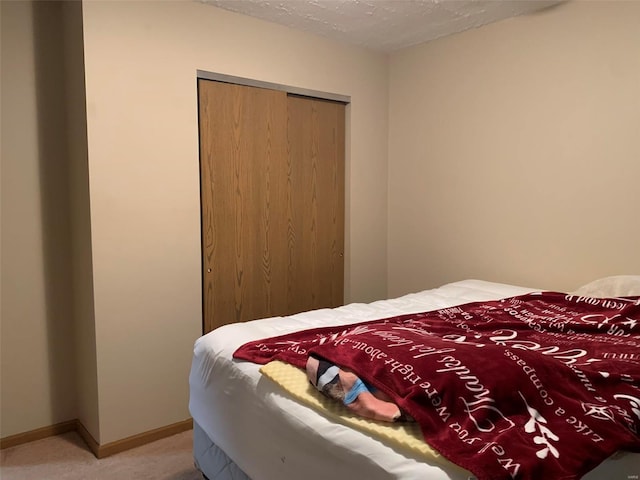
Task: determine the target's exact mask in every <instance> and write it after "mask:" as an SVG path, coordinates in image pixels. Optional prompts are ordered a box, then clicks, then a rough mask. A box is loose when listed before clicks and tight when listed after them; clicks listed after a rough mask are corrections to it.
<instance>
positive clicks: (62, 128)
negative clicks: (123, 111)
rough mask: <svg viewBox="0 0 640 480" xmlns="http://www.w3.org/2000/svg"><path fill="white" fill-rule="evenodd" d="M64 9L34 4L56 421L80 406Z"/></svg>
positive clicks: (51, 4)
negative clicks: (77, 390) (74, 319)
mask: <svg viewBox="0 0 640 480" xmlns="http://www.w3.org/2000/svg"><path fill="white" fill-rule="evenodd" d="M62 6H63V2H33V3H32V8H33V17H32V18H33V22H34V25H33V27H34V28H33V30H34V50H35V51H34V57H35V90H36V92H35V93H36V106H37V117H38V120H37V129H38V135H37V136H38V155H39V175H40V202H41V211H42V217H41V220H42V250H43V259H44V265H43V269H44V281H45V302H46V328H47V339H48V357H49V379H50V392H51V405H50V408H51V418H52V419H53V421H55V422H60V421H65V420H71V419H73V418H74V417H75V404H76V398H75V395H76V374H75V361H74V360H75V342H74V337H75V335H74V328H73V307H72V305H73V304H72V246H71V223H70V217H71V211H70V189H69V181H70V171H69V160H68V157H69V156H68V148H67V132H66V106H65V105H66V102H65V58H64V43H63V40H64V29H63V17H62Z"/></svg>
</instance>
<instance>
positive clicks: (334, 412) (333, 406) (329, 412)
mask: <svg viewBox="0 0 640 480" xmlns="http://www.w3.org/2000/svg"><path fill="white" fill-rule="evenodd" d="M260 372H262V374H263V375H264V376H266V377H267V378H269V379H271V380H272V381H274V382H275V383H277V384H278V385H280V386H281V387H282V388H283V389H285V390H286V391H287V392H288V393H289V394H291V395H292V396H293V397H294V398H295V399H297V400H299V401H301V402H303V403H305V404H306V405H308V406H311V407H313V408H315V409H316V410H319V411H320V412H321V413H323V414H324V415H325V416H327V417H329V418H331V419H332V420H337V421H339V422H341V423H344V424H346V425H348V426H350V427H353V428H356V429H359V430H362V431H364V432H366V433H368V434H370V435H371V436H373V437H377V438H379V439H381V440H383V441H386V442H387V443H390V444H392V445H396V446H399V447H401V448H405V449H408V450H409V451H410V452H412V453H413V454H415V455H416V456H417V457H418V458H421V459H425V460H429V461H434V460H436V461H440V462H443V461H444V462H446V460H445V459H444V458H443V457H442V456H441V455H440V454H439V453H437V452H436V451H435V450H433V449H432V448H431V447H429V445H427V444H426V443H425V441H424V437H423V436H422V432H421V431H420V427H419V426H418V424H417V423H415V422H401V423H381V422H376V421H373V420H368V419H366V418H363V417H360V416H357V415H354V414H353V413H351V412H350V411H349V409H348V408H347V407H345V406H344V405H343V404H341V403H340V402H337V401H335V400H333V399H330V398H327V397H325V396H324V395H322V394H321V393H320V392H318V391H317V390H316V389H315V388H313V386H312V385H311V384H310V383H309V381H308V380H307V375H306V373H305V372H304V371H302V370H300V369H299V368H296V367H294V366H293V365H290V364H288V363H284V362H280V361H278V360H275V361H272V362H269V363H268V364H266V365H264V366H263V367H261V368H260Z"/></svg>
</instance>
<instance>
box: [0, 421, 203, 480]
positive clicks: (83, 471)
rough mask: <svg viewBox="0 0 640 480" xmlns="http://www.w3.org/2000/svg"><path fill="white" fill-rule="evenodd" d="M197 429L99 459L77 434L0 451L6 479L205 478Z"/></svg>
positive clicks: (1, 475)
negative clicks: (197, 462) (196, 451)
mask: <svg viewBox="0 0 640 480" xmlns="http://www.w3.org/2000/svg"><path fill="white" fill-rule="evenodd" d="M192 445H193V430H188V431H186V432H183V433H179V434H177V435H173V436H171V437H167V438H163V439H162V440H158V441H156V442H153V443H149V444H147V445H143V446H141V447H138V448H134V449H131V450H128V451H126V452H122V453H118V454H116V455H112V456H110V457H107V458H103V459H101V460H98V459H97V458H96V457H94V455H93V454H92V453H91V451H90V450H89V449H88V448H87V446H86V445H85V443H84V442H83V441H82V439H81V438H80V437H79V436H78V435H77V434H76V433H66V434H64V435H57V436H55V437H49V438H45V439H43V440H38V441H35V442H31V443H27V444H24V445H18V446H17V447H12V448H6V449H4V450H1V451H0V479H2V480H45V479H46V480H107V479H109V480H111V479H114V480H129V479H132V480H146V479H148V480H160V479H161V480H202V478H203V477H202V475H201V474H200V473H199V472H198V471H197V470H196V469H195V468H194V467H193V454H192Z"/></svg>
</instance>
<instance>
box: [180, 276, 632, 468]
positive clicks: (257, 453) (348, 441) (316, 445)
mask: <svg viewBox="0 0 640 480" xmlns="http://www.w3.org/2000/svg"><path fill="white" fill-rule="evenodd" d="M535 290H536V289H533V288H526V287H519V286H514V285H506V284H500V283H493V282H486V281H481V280H464V281H460V282H455V283H450V284H447V285H444V286H442V287H440V288H436V289H433V290H426V291H423V292H419V293H414V294H409V295H405V296H402V297H399V298H396V299H390V300H383V301H378V302H373V303H370V304H361V303H354V304H350V305H346V306H343V307H339V308H335V309H320V310H314V311H310V312H304V313H300V314H297V315H292V316H289V317H274V318H269V319H262V320H256V321H251V322H245V323H240V324H230V325H226V326H223V327H220V328H218V329H216V330H214V331H212V332H210V333H208V334H207V335H204V336H202V337H200V338H199V339H198V340H197V341H196V342H195V346H194V355H193V362H192V367H191V372H190V377H189V384H190V400H189V410H190V413H191V415H192V417H193V419H194V422H195V423H196V424H197V425H198V428H199V429H200V430H202V432H201V433H202V434H203V436H206V438H207V439H208V441H210V442H211V444H213V445H216V446H217V447H219V448H220V449H221V450H222V451H223V452H224V453H225V454H226V455H227V456H228V458H229V459H230V460H231V461H232V462H233V463H234V464H235V465H237V467H239V469H241V470H242V471H243V472H245V473H246V474H247V475H248V476H249V477H250V478H253V479H255V480H272V479H273V480H283V479H299V478H305V479H307V480H314V479H318V480H321V479H322V480H324V479H326V478H328V477H329V476H333V477H335V478H370V479H415V478H422V479H430V480H442V479H449V480H467V479H470V478H473V477H472V475H471V474H470V473H469V472H468V471H466V470H464V469H462V468H460V467H457V466H456V465H453V464H452V463H450V462H447V461H446V460H444V459H442V458H434V459H433V460H431V461H425V459H424V457H423V456H421V455H417V454H416V453H415V452H413V451H412V450H410V449H404V448H402V446H400V445H397V444H392V443H389V442H385V441H383V440H381V439H378V438H373V437H372V436H370V435H368V434H367V433H365V432H363V431H359V430H357V429H354V428H351V427H350V426H347V425H344V424H341V423H339V422H336V421H334V420H332V419H331V418H330V417H328V416H325V415H322V414H321V413H319V412H318V411H316V410H314V409H312V408H310V407H309V406H306V405H304V404H302V403H300V402H298V401H297V400H295V399H294V398H293V397H291V396H290V395H289V394H287V393H286V392H285V391H284V390H283V389H282V388H281V387H279V386H278V385H277V384H276V383H274V382H273V381H271V380H269V379H268V378H266V377H265V376H263V375H262V374H261V373H260V367H261V366H260V365H257V364H253V363H250V362H241V361H236V360H233V359H232V355H233V352H234V351H235V350H236V349H237V348H238V347H239V346H240V345H242V344H244V343H246V342H249V341H253V340H258V339H261V338H266V337H272V336H276V335H282V334H285V333H290V332H294V331H297V330H302V329H307V328H314V327H320V326H332V325H346V324H351V323H357V322H362V321H367V320H375V319H380V318H386V317H390V316H395V315H401V314H406V313H417V312H423V311H428V310H434V309H440V308H445V307H450V306H454V305H459V304H462V303H468V302H474V301H483V300H493V299H499V298H505V297H509V296H513V295H520V294H524V293H528V292H531V291H535ZM639 460H640V456H639V455H637V454H633V455H632V454H628V455H621V456H619V457H617V458H615V459H610V460H608V461H607V462H605V463H604V464H602V465H601V466H599V467H598V468H597V469H596V470H594V471H592V472H591V473H590V474H589V475H587V476H586V477H585V478H590V479H596V478H603V476H609V477H611V476H612V475H616V477H612V478H629V476H630V475H636V476H637V475H638V474H639V473H640V472H639V471H638V470H640V468H639V467H637V465H640V461H639ZM202 461H203V460H200V463H202ZM203 473H205V474H207V473H208V472H207V471H203ZM209 473H211V472H209ZM212 478H213V477H212ZM636 478H637V477H636Z"/></svg>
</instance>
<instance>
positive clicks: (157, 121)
mask: <svg viewBox="0 0 640 480" xmlns="http://www.w3.org/2000/svg"><path fill="white" fill-rule="evenodd" d="M83 17H84V52H85V69H86V70H85V71H86V95H87V117H88V118H87V133H88V158H89V179H90V182H89V190H90V195H91V235H92V247H93V272H94V276H93V280H94V295H95V326H96V338H97V343H96V349H97V368H98V397H99V416H100V421H99V423H100V432H99V436H100V438H99V441H100V443H108V442H111V441H114V440H117V439H120V438H123V437H126V436H128V435H132V434H135V433H138V432H141V431H145V430H150V429H152V428H156V427H160V426H163V425H166V424H169V423H172V422H177V421H181V420H184V419H185V418H188V416H189V413H188V411H187V398H188V385H187V378H188V371H189V367H190V363H191V355H192V345H193V341H194V340H195V339H196V337H197V336H198V335H199V334H200V332H201V295H200V282H201V280H200V217H199V215H200V200H199V167H198V126H197V115H198V113H197V92H196V70H198V69H200V70H206V71H211V72H217V73H223V74H229V75H235V76H240V77H247V78H252V79H257V80H263V81H267V82H274V83H279V84H286V85H292V86H296V87H302V88H308V89H313V90H320V91H327V92H333V93H338V94H343V95H350V96H351V98H352V103H351V106H350V109H349V112H350V113H349V114H350V123H351V129H350V150H349V152H348V154H347V162H348V170H349V172H348V174H349V175H348V178H349V184H348V192H347V195H348V198H349V202H348V208H349V212H348V222H349V223H348V242H349V250H348V251H349V256H348V259H347V261H348V265H347V269H348V270H349V272H350V278H349V282H348V292H347V296H348V297H349V298H351V299H358V300H364V301H367V300H372V299H374V298H379V297H381V296H384V295H385V294H386V214H385V212H386V172H387V165H386V157H387V130H388V129H387V76H386V72H387V62H386V57H384V56H383V55H376V54H372V53H368V52H367V51H365V50H362V49H358V48H352V47H344V46H343V45H341V44H338V43H333V42H330V41H328V40H325V39H322V38H320V37H316V36H312V35H307V34H302V33H299V32H295V31H292V30H289V29H287V28H284V27H280V26H277V25H274V24H269V23H266V22H262V21H257V20H254V19H251V18H248V17H244V16H240V15H237V14H232V13H229V12H226V11H223V10H219V9H216V8H213V7H211V6H206V5H203V4H201V3H198V2H171V1H169V2H166V1H164V2H96V1H91V2H86V3H84V8H83Z"/></svg>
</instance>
